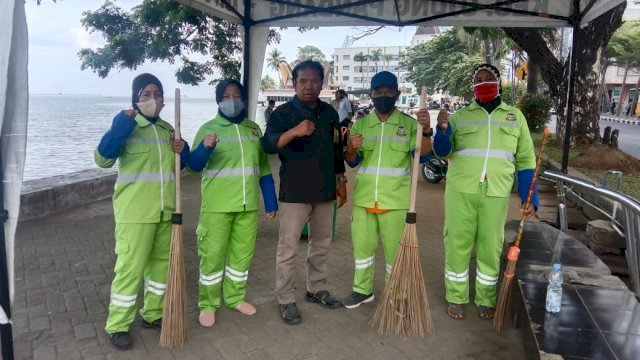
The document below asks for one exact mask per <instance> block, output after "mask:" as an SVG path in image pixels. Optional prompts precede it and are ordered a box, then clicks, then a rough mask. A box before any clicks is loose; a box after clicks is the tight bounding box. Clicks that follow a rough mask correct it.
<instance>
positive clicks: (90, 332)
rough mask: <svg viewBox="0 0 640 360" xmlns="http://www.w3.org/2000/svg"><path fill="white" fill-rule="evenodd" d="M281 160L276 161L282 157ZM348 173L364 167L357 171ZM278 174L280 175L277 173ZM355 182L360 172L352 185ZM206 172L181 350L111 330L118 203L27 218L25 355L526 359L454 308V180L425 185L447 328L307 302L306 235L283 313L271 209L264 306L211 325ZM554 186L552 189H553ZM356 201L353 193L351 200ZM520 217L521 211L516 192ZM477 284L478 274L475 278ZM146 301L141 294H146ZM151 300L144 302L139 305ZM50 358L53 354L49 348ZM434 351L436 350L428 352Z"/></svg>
mask: <svg viewBox="0 0 640 360" xmlns="http://www.w3.org/2000/svg"><path fill="white" fill-rule="evenodd" d="M272 161H273V163H272V165H273V166H272V169H273V170H274V171H273V172H274V174H277V167H276V166H275V162H277V159H275V160H274V158H272ZM349 176H351V177H353V173H352V170H350V172H349ZM276 181H277V176H276ZM349 185H350V186H352V185H353V182H350V183H349ZM198 189H199V179H198V178H197V177H195V176H187V177H185V178H184V181H183V194H184V195H183V204H184V211H183V213H184V224H183V239H184V243H185V269H186V278H187V291H188V292H187V312H188V319H187V320H188V321H187V326H188V330H187V331H188V335H187V341H186V344H185V346H184V348H182V349H173V350H167V349H162V348H160V347H159V345H158V341H159V332H158V331H154V330H149V329H141V328H140V326H139V323H138V321H139V320H138V319H136V323H134V325H133V326H132V327H131V329H130V332H131V335H132V337H133V340H134V346H133V348H132V349H131V350H130V351H126V352H120V351H117V350H115V349H113V348H112V347H111V345H110V343H109V339H108V338H107V336H106V335H105V333H104V330H103V328H104V323H105V320H106V316H107V310H108V303H109V296H110V287H111V279H112V278H113V267H114V263H115V254H114V251H113V245H114V240H113V226H114V222H113V215H112V212H111V211H112V210H111V209H112V207H111V201H110V200H105V201H99V202H95V203H93V204H91V205H88V206H83V207H80V208H78V209H74V210H71V211H67V212H65V213H60V214H55V215H51V216H48V217H46V218H43V219H39V220H32V221H27V222H21V223H20V224H19V225H18V231H17V234H16V283H15V285H16V290H15V294H16V296H15V303H14V311H13V314H14V318H13V320H14V335H20V336H19V337H18V336H14V339H15V350H16V358H17V359H32V358H41V359H47V358H52V359H56V358H57V359H79V358H81V359H222V360H241V359H278V360H286V359H332V360H339V359H358V358H366V359H367V360H372V359H391V360H400V359H424V358H433V359H444V360H447V359H457V358H464V359H466V358H474V356H475V357H477V358H479V359H520V358H523V357H524V350H523V347H522V343H521V340H520V338H519V333H518V332H517V331H514V330H508V331H507V332H506V335H505V336H503V337H499V336H497V335H495V334H494V332H493V330H492V329H491V326H490V324H489V323H488V322H486V321H482V320H481V319H479V318H478V317H477V313H476V312H475V309H474V308H473V306H468V308H467V312H468V317H467V319H465V320H464V321H453V320H451V319H449V318H448V317H447V316H446V312H445V310H446V302H445V301H444V286H443V280H442V279H443V268H444V259H443V246H442V224H443V213H442V197H443V194H444V184H437V185H432V184H427V183H426V182H423V181H421V182H420V183H419V184H418V203H417V207H418V208H417V212H418V220H419V221H418V226H417V228H418V235H419V239H420V241H421V242H420V246H421V247H420V254H421V256H422V261H423V272H424V275H425V279H426V285H427V291H428V295H429V302H430V305H431V313H432V319H433V321H434V324H435V326H436V335H434V336H433V337H430V338H425V339H412V338H404V337H388V336H380V335H378V334H377V333H376V331H375V330H374V329H372V328H371V327H370V326H369V321H370V319H371V315H372V312H373V310H374V309H375V305H376V304H377V301H376V302H374V303H373V304H367V305H365V306H361V307H359V308H358V309H355V310H346V309H337V310H328V309H324V308H322V307H320V306H318V305H317V304H311V303H307V302H306V301H305V300H304V289H305V280H306V279H305V276H306V275H305V256H306V251H307V242H305V241H301V242H300V244H299V245H300V246H299V248H298V256H297V259H298V263H297V275H296V285H297V292H296V296H297V302H298V307H299V308H300V311H301V313H302V317H303V322H302V324H300V325H298V326H289V325H286V324H284V323H283V322H282V320H281V318H280V315H279V311H278V307H277V302H276V296H275V252H276V247H277V241H278V221H277V220H276V221H268V220H267V219H266V217H265V216H263V214H261V217H260V225H259V232H258V238H257V240H256V251H255V256H254V259H253V264H252V267H251V269H250V271H249V274H250V275H249V281H248V285H247V300H248V301H250V302H251V303H253V304H255V305H256V307H257V310H258V313H257V314H256V315H254V316H244V315H241V314H239V313H237V312H235V311H233V310H229V309H226V308H222V309H220V310H219V311H218V314H217V323H216V325H215V326H214V327H213V328H211V329H205V328H202V327H200V326H199V325H198V324H197V317H198V309H197V302H198V291H197V286H198V285H197V284H198V276H199V275H198V274H199V272H198V262H199V259H198V256H197V247H196V240H195V228H196V225H197V221H198V210H199V208H198V207H199V202H200V198H199V191H198ZM552 195H553V194H552ZM350 200H351V199H350ZM512 203H513V204H512V211H511V213H510V216H511V218H518V215H519V212H518V209H517V204H518V199H517V197H516V196H514V197H513V201H512ZM351 205H352V204H351V203H350V202H349V203H347V206H345V208H343V209H340V210H339V211H338V218H337V221H336V235H335V238H334V241H333V243H332V245H331V248H330V253H329V259H328V270H329V279H328V289H329V290H330V291H331V292H332V293H333V294H334V295H335V296H338V297H343V296H346V295H348V294H349V293H350V292H351V286H352V281H353V271H354V269H353V266H354V265H353V252H352V246H351V240H350V239H351V236H350V215H351ZM376 256H377V258H378V260H380V261H377V262H376V269H375V270H376V273H375V280H374V288H375V293H376V296H377V297H380V296H381V294H382V290H383V287H384V275H383V274H384V261H383V260H381V259H383V253H382V249H379V251H378V254H377V255H376ZM471 286H472V287H473V282H472V283H471ZM139 298H140V299H141V298H142V296H139ZM138 305H140V304H138ZM47 356H48V357H47ZM427 356H428V357H427Z"/></svg>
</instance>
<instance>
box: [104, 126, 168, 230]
mask: <svg viewBox="0 0 640 360" xmlns="http://www.w3.org/2000/svg"><path fill="white" fill-rule="evenodd" d="M135 121H136V122H137V125H136V127H135V128H134V129H133V131H132V132H131V134H130V135H129V137H128V138H127V140H126V142H125V144H124V146H123V147H122V150H121V152H120V155H119V156H118V158H117V159H108V158H105V157H103V156H102V155H100V153H99V152H98V149H96V150H95V151H94V158H95V162H96V164H97V165H98V166H100V167H103V168H106V167H112V166H113V165H114V164H115V162H116V160H118V161H119V162H118V177H117V179H116V184H115V188H114V193H113V212H114V215H115V220H116V222H119V223H157V222H160V221H168V220H171V213H172V212H173V211H174V210H175V206H176V184H175V153H174V152H173V147H172V144H171V142H172V140H173V131H174V130H173V127H172V126H171V125H170V124H169V123H167V122H166V121H164V120H162V119H158V121H157V122H156V124H152V123H151V122H149V120H147V119H145V118H144V116H142V115H140V114H138V115H137V116H136V118H135Z"/></svg>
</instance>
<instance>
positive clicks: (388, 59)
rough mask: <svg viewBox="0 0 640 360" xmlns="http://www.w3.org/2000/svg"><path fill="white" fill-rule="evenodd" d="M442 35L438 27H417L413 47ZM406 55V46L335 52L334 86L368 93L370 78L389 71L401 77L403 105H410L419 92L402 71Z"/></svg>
mask: <svg viewBox="0 0 640 360" xmlns="http://www.w3.org/2000/svg"><path fill="white" fill-rule="evenodd" d="M439 34H440V29H439V27H434V26H418V27H417V29H416V33H415V34H414V35H413V38H412V39H411V46H415V45H418V44H421V43H423V42H425V41H429V40H431V39H432V38H433V37H434V36H438V35H439ZM345 44H347V45H348V44H349V42H345ZM343 45H344V44H343ZM406 52H407V47H406V46H365V47H344V46H343V47H340V48H336V49H334V51H333V79H332V80H333V86H334V87H336V88H340V89H344V90H346V91H347V92H356V93H357V92H363V93H366V92H367V91H368V90H369V87H370V84H371V77H372V76H373V75H375V74H376V73H378V72H380V71H384V70H386V71H389V72H392V73H394V74H395V75H396V76H397V77H398V86H399V88H400V91H401V92H402V95H403V98H401V99H400V102H401V103H402V104H405V103H406V104H408V103H409V102H410V101H412V100H414V99H413V98H414V96H415V95H416V94H417V93H418V90H417V89H416V88H415V86H414V85H413V83H411V82H409V81H408V79H407V75H408V73H409V72H408V71H407V70H406V69H403V68H401V67H400V62H401V61H402V59H403V57H404V54H406ZM376 55H377V56H376Z"/></svg>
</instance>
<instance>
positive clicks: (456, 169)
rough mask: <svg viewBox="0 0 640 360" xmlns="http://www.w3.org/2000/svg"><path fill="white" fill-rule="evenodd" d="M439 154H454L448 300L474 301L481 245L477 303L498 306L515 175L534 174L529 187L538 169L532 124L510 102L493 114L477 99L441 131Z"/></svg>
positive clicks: (448, 208)
mask: <svg viewBox="0 0 640 360" xmlns="http://www.w3.org/2000/svg"><path fill="white" fill-rule="evenodd" d="M444 137H446V140H447V141H448V142H449V143H450V147H449V148H448V149H447V150H448V152H447V150H445V151H444V152H443V150H442V147H441V146H440V145H441V144H442V141H441V140H442V139H443V138H444ZM445 148H446V147H445ZM434 152H435V153H436V155H437V156H439V157H445V156H450V162H449V171H448V172H447V186H446V191H445V225H444V245H445V287H446V298H447V301H448V302H450V303H454V304H466V303H468V302H469V260H470V257H471V250H472V248H473V246H474V245H475V246H476V247H477V250H476V251H477V275H476V286H475V289H476V295H475V303H476V305H478V306H488V307H492V308H495V306H496V295H497V286H496V285H497V283H498V276H499V270H500V254H501V253H502V247H503V241H504V224H505V221H506V215H507V210H508V207H509V195H510V192H511V188H512V187H513V182H514V174H515V173H516V172H518V174H519V175H520V174H521V173H524V172H526V173H527V174H529V181H528V182H526V184H524V185H525V187H526V188H527V189H528V186H529V183H530V181H531V177H532V176H531V175H532V173H533V169H534V168H535V155H534V152H533V143H532V141H531V136H530V134H529V128H528V127H527V121H526V119H525V118H524V116H523V115H522V113H521V112H520V110H518V109H517V108H516V107H513V106H510V105H507V104H505V103H504V102H501V103H500V104H499V105H498V106H497V107H496V108H495V110H493V111H492V112H491V114H489V113H488V112H487V111H486V110H485V109H484V108H483V107H481V106H480V105H479V104H478V103H477V102H475V101H474V102H472V103H471V104H470V105H469V106H467V107H465V108H462V109H461V110H459V111H457V112H456V113H454V114H453V115H452V116H451V119H450V123H449V129H447V132H446V133H443V132H442V130H441V129H438V130H437V134H436V138H435V140H434ZM523 178H524V177H523ZM519 179H520V176H519ZM523 182H524V181H523ZM521 185H522V184H521ZM521 196H522V193H521ZM525 197H526V195H525Z"/></svg>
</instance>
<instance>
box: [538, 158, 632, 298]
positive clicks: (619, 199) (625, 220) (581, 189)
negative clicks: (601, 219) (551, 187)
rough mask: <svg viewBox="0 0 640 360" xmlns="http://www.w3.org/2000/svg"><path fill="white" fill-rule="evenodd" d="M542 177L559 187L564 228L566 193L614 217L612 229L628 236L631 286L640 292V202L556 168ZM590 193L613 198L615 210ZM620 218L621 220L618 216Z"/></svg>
mask: <svg viewBox="0 0 640 360" xmlns="http://www.w3.org/2000/svg"><path fill="white" fill-rule="evenodd" d="M542 177H544V178H547V179H550V180H553V181H555V182H556V185H557V191H558V216H559V219H560V227H561V230H562V231H564V232H566V231H567V213H566V200H565V196H566V194H567V193H571V194H572V196H574V197H575V198H577V199H578V200H580V201H581V202H583V203H584V204H586V205H589V206H591V207H593V208H594V209H596V210H598V211H599V212H600V213H602V214H603V215H605V216H606V217H607V218H609V219H611V226H612V227H613V229H614V230H615V231H616V232H617V233H618V234H620V235H621V236H623V237H624V238H625V242H626V245H627V249H626V252H625V254H626V257H627V264H628V266H629V276H630V278H631V286H632V288H633V292H635V293H636V296H640V272H639V268H640V253H639V250H640V202H638V201H637V200H636V199H634V198H632V197H630V196H628V195H626V194H623V193H621V192H620V191H616V190H612V189H609V188H607V187H604V186H602V185H598V184H595V183H593V182H590V181H586V180H584V179H580V178H576V177H573V176H569V175H566V174H564V173H561V172H557V171H550V170H547V171H545V172H544V173H543V174H542ZM586 193H588V194H589V195H591V196H590V197H593V196H592V195H597V196H596V197H603V198H606V199H609V200H610V201H612V202H613V204H614V205H613V211H611V212H610V211H608V210H606V209H604V207H603V206H601V205H599V204H597V203H595V202H594V201H592V200H590V199H588V198H586V197H585V196H584V194H586ZM618 219H620V220H618Z"/></svg>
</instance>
